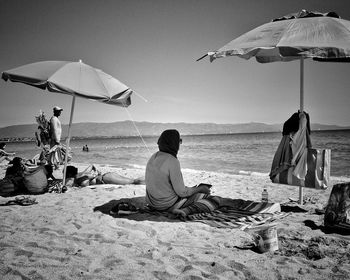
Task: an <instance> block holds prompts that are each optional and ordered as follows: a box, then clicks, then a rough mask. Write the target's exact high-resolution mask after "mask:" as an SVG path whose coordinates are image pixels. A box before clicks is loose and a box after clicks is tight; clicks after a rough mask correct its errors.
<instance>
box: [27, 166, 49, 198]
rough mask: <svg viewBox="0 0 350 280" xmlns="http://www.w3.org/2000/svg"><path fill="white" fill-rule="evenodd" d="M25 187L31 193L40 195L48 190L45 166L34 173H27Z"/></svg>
mask: <svg viewBox="0 0 350 280" xmlns="http://www.w3.org/2000/svg"><path fill="white" fill-rule="evenodd" d="M23 182H24V186H25V188H26V189H27V191H28V192H29V193H32V194H40V193H44V192H46V191H47V189H48V180H47V176H46V170H45V167H44V166H40V167H38V168H37V169H35V170H33V171H26V172H25V173H24V176H23Z"/></svg>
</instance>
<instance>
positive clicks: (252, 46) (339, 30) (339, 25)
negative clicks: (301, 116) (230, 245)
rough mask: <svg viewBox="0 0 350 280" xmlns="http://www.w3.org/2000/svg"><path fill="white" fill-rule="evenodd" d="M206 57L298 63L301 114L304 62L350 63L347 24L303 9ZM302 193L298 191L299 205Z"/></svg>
mask: <svg viewBox="0 0 350 280" xmlns="http://www.w3.org/2000/svg"><path fill="white" fill-rule="evenodd" d="M206 56H209V58H210V61H211V62H212V61H213V60H215V59H217V58H221V57H227V56H238V57H240V58H244V59H250V58H251V57H255V59H256V60H257V61H258V62H259V63H269V62H276V61H286V62H288V61H292V60H300V111H301V112H303V111H304V59H306V58H312V59H313V60H316V61H326V62H350V21H348V20H344V19H341V18H340V17H339V16H338V15H337V14H336V13H335V12H329V13H320V12H308V11H306V10H302V11H301V12H299V13H294V14H289V15H287V16H284V17H281V18H277V19H274V20H272V21H271V22H269V23H266V24H263V25H261V26H259V27H257V28H255V29H253V30H251V31H249V32H247V33H244V34H243V35H241V36H239V37H238V38H236V39H234V40H232V41H231V42H229V43H228V44H226V45H225V46H223V47H221V48H220V49H218V50H216V51H211V52H208V53H207V54H206V55H204V56H202V57H201V58H199V59H197V61H198V60H201V59H203V58H204V57H206ZM302 200H303V190H302V187H300V189H299V203H300V204H302Z"/></svg>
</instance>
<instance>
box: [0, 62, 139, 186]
mask: <svg viewBox="0 0 350 280" xmlns="http://www.w3.org/2000/svg"><path fill="white" fill-rule="evenodd" d="M1 77H2V79H4V80H5V81H7V80H10V81H12V82H19V83H24V84H27V85H30V86H34V87H37V88H40V89H43V90H48V91H49V92H57V93H63V94H68V95H72V96H73V99H72V105H71V112H70V120H69V127H68V136H67V140H66V141H67V153H68V149H69V143H70V137H71V126H72V120H73V114H74V106H75V97H76V96H78V97H82V98H86V99H91V100H95V101H99V102H102V103H106V104H111V105H116V106H121V107H128V106H129V105H130V104H131V94H132V93H133V91H132V90H131V89H130V88H129V87H127V86H126V85H124V84H123V83H121V82H120V81H118V80H117V79H116V78H113V77H112V76H110V75H108V74H106V73H104V72H103V71H101V70H99V69H96V68H93V67H91V66H89V65H87V64H84V63H83V62H81V61H79V62H69V61H41V62H36V63H31V64H26V65H23V66H20V67H18V68H14V69H11V70H8V71H4V72H2V75H1ZM67 158H68V156H67V154H66V157H65V164H64V171H63V184H65V177H66V176H65V175H66V168H67Z"/></svg>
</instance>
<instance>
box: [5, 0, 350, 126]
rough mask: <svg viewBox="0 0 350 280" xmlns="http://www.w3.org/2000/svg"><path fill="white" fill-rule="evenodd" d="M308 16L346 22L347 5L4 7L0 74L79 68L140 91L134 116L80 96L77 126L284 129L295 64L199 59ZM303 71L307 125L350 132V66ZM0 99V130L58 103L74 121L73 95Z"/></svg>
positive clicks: (26, 91) (288, 1)
mask: <svg viewBox="0 0 350 280" xmlns="http://www.w3.org/2000/svg"><path fill="white" fill-rule="evenodd" d="M302 9H306V10H310V11H319V12H328V11H335V12H337V13H338V14H339V15H340V16H341V18H343V19H349V20H350V2H349V1H348V0H342V1H340V0H322V1H320V0H303V1H299V0H244V1H242V0H240V1H238V0H237V1H236V0H127V1H125V0H120V1H119V0H81V1H80V0H69V1H66V0H0V34H1V40H0V72H2V71H6V70H9V69H12V68H16V67H19V66H21V65H24V64H28V63H33V62H37V61H44V60H63V61H79V60H82V61H83V62H84V63H85V64H88V65H90V66H93V67H96V68H98V69H101V70H103V71H104V72H106V73H108V74H110V75H112V76H113V77H115V78H117V79H118V80H120V81H121V82H123V83H124V84H126V85H127V86H129V87H130V88H131V89H133V90H134V91H135V92H137V93H138V95H136V94H134V95H133V96H132V105H131V106H130V107H128V109H125V108H121V107H117V106H112V105H105V104H101V103H98V102H95V101H91V100H85V99H82V98H77V99H76V103H75V110H74V117H73V123H80V122H106V123H108V122H116V121H124V120H134V121H147V122H162V123H174V122H187V123H206V122H210V123H222V124H225V123H232V124H236V123H247V122H263V123H268V124H275V123H283V122H284V121H285V120H286V119H288V118H289V117H290V116H291V115H292V114H293V113H294V112H296V111H297V110H298V109H299V90H300V89H299V88H300V84H299V75H300V69H299V68H300V66H299V62H298V61H293V62H275V63H268V64H259V63H257V62H256V61H255V59H254V58H253V59H250V60H243V59H241V58H238V57H227V58H221V59H217V60H215V61H214V62H212V63H210V62H209V59H203V60H200V61H198V62H197V61H196V59H198V58H200V57H201V56H203V55H204V54H206V53H207V52H208V51H213V50H216V49H219V48H220V47H222V46H223V45H225V44H226V43H228V42H230V41H231V40H233V39H234V38H236V37H238V36H240V35H242V34H243V33H245V32H247V31H249V30H251V29H253V28H255V27H257V26H259V25H261V24H264V23H267V22H269V21H270V20H271V19H273V18H277V17H281V16H283V15H287V14H290V13H293V12H298V11H300V10H302ZM304 66H305V70H304V75H305V76H304V79H305V82H304V83H305V84H304V92H305V101H304V102H305V111H307V112H308V113H309V114H310V120H311V122H313V123H322V124H336V125H341V126H349V125H350V110H349V107H350V94H349V88H350V64H347V63H320V62H315V61H312V60H310V59H308V60H305V65H304ZM0 96H1V101H0V102H1V103H0V127H5V126H10V125H18V124H32V123H35V116H36V115H38V114H39V111H40V110H42V111H43V112H44V113H45V114H46V115H47V116H50V115H51V114H52V108H53V106H55V105H57V106H60V107H62V108H63V109H64V111H63V113H62V115H61V117H60V118H61V122H62V123H63V124H67V123H69V117H70V108H71V103H72V97H71V96H68V95H63V94H57V93H50V92H47V91H43V90H40V89H37V88H34V87H30V86H27V85H24V84H20V83H12V82H5V81H4V80H2V79H1V80H0Z"/></svg>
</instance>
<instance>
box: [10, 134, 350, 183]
mask: <svg viewBox="0 0 350 280" xmlns="http://www.w3.org/2000/svg"><path fill="white" fill-rule="evenodd" d="M281 138H282V135H281V133H280V132H275V133H248V134H220V135H195V136H182V139H183V144H182V145H181V148H180V151H179V154H178V158H179V160H180V162H181V166H182V168H188V169H195V170H205V171H216V172H224V173H230V174H237V173H239V172H240V171H244V172H259V173H269V172H270V168H271V163H272V159H273V156H274V154H275V151H276V149H277V147H278V145H279V143H280V141H281ZM311 139H312V144H313V147H314V148H328V149H331V176H346V177H350V160H349V159H350V130H337V131H315V132H312V134H311ZM144 141H145V144H146V146H145V145H144V143H143V141H142V139H141V138H139V137H122V138H108V139H88V140H75V139H73V140H71V148H72V152H73V161H74V162H84V163H97V164H111V165H114V166H118V167H135V166H141V167H144V166H145V165H146V163H147V160H148V158H149V157H150V155H151V154H152V153H154V152H156V151H157V150H158V146H157V144H156V143H157V137H145V138H144ZM85 144H87V145H88V147H89V150H90V151H89V152H83V151H82V147H83V145H85ZM6 149H7V150H8V151H15V152H16V153H17V155H18V156H22V157H24V158H32V157H33V156H34V155H35V154H38V153H40V149H39V148H37V147H36V146H35V144H34V142H26V143H8V145H7V147H6Z"/></svg>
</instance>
